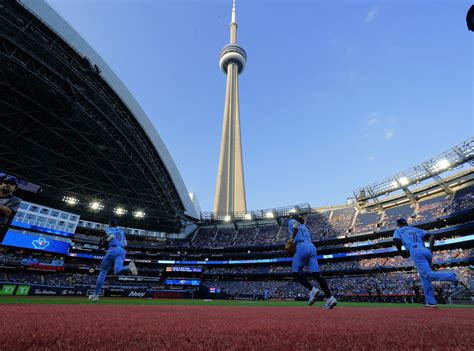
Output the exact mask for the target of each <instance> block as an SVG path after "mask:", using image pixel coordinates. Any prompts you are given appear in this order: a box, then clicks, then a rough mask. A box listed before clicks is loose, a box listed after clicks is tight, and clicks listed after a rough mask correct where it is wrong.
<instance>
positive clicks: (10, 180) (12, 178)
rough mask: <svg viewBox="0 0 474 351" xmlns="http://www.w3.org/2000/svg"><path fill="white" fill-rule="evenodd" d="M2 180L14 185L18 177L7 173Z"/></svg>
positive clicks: (16, 183)
mask: <svg viewBox="0 0 474 351" xmlns="http://www.w3.org/2000/svg"><path fill="white" fill-rule="evenodd" d="M2 182H3V183H10V184H15V185H16V186H18V178H17V177H15V176H12V175H7V176H6V177H5V178H3V180H2Z"/></svg>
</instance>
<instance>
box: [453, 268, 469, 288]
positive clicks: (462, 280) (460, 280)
mask: <svg viewBox="0 0 474 351" xmlns="http://www.w3.org/2000/svg"><path fill="white" fill-rule="evenodd" d="M456 278H457V279H458V283H459V284H461V285H462V286H464V287H465V288H466V289H467V290H471V286H470V285H471V284H469V280H467V278H464V277H463V276H462V275H461V273H459V272H458V271H456Z"/></svg>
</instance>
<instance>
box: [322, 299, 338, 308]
mask: <svg viewBox="0 0 474 351" xmlns="http://www.w3.org/2000/svg"><path fill="white" fill-rule="evenodd" d="M336 305H337V300H336V298H335V297H334V296H331V297H330V298H329V299H327V300H326V303H325V304H324V307H323V309H325V310H332V309H333V308H334V306H336Z"/></svg>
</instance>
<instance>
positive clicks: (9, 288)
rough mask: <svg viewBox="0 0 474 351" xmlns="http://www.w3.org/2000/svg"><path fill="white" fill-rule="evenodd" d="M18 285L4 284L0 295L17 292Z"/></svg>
mask: <svg viewBox="0 0 474 351" xmlns="http://www.w3.org/2000/svg"><path fill="white" fill-rule="evenodd" d="M15 288H16V285H4V286H2V290H0V295H3V296H10V295H13V293H14V292H15Z"/></svg>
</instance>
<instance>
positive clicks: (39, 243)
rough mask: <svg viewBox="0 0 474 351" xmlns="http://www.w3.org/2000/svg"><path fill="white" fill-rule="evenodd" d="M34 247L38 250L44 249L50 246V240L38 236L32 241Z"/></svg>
mask: <svg viewBox="0 0 474 351" xmlns="http://www.w3.org/2000/svg"><path fill="white" fill-rule="evenodd" d="M31 244H32V245H33V247H34V248H35V249H37V250H44V249H46V248H47V247H48V246H49V241H48V240H46V238H38V239H36V240H33V241H32V242H31Z"/></svg>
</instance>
